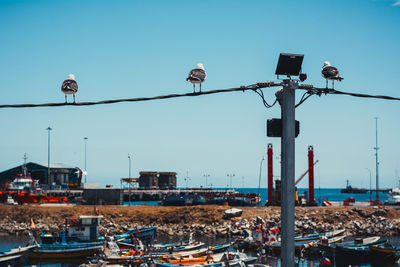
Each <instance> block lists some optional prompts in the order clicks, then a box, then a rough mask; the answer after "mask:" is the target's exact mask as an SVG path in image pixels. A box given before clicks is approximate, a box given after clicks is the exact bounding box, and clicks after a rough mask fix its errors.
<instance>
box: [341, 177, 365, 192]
mask: <svg viewBox="0 0 400 267" xmlns="http://www.w3.org/2000/svg"><path fill="white" fill-rule="evenodd" d="M367 191H368V190H367V189H364V188H357V187H352V186H351V185H350V183H349V180H346V188H344V189H342V190H340V193H354V194H365V193H367Z"/></svg>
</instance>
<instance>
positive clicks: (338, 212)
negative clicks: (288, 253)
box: [0, 205, 400, 237]
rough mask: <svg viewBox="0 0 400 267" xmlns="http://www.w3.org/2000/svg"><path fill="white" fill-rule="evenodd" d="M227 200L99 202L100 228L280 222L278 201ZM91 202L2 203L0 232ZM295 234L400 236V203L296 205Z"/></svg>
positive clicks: (181, 231)
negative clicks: (230, 214)
mask: <svg viewBox="0 0 400 267" xmlns="http://www.w3.org/2000/svg"><path fill="white" fill-rule="evenodd" d="M226 209H228V207H226V206H194V207H154V206H147V205H140V206H98V210H99V213H100V214H101V215H103V216H104V219H103V221H102V223H101V226H100V233H101V234H103V235H104V234H107V235H113V234H120V233H123V232H125V231H126V230H128V229H132V228H134V227H142V226H156V227H157V231H158V232H160V233H163V234H167V235H171V236H172V235H174V236H176V235H187V234H188V233H189V232H190V231H192V232H193V233H194V235H195V236H196V235H197V236H217V237H224V236H238V235H240V234H241V233H242V231H243V230H245V229H251V228H253V227H254V226H255V225H257V224H258V223H260V222H262V223H264V224H266V225H267V226H268V227H276V226H278V227H279V226H280V208H279V207H244V208H241V209H242V210H243V214H242V216H241V217H238V218H233V219H229V220H225V219H223V218H222V216H223V213H224V211H225V210H226ZM93 210H94V207H93V206H67V207H45V206H39V205H23V206H8V205H0V233H4V234H12V235H21V234H27V233H28V231H29V229H30V219H31V218H32V219H33V220H34V222H35V224H36V229H37V231H41V230H42V231H44V232H48V233H52V234H56V233H59V231H60V230H62V229H65V218H66V217H68V216H79V215H89V214H93ZM295 225H296V226H295V227H296V229H295V230H296V234H298V235H300V234H306V233H314V232H316V233H318V232H325V231H330V230H333V229H343V228H344V229H346V232H347V235H349V236H372V235H380V236H400V207H362V208H360V207H338V208H335V207H296V221H295Z"/></svg>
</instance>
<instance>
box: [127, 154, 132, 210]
mask: <svg viewBox="0 0 400 267" xmlns="http://www.w3.org/2000/svg"><path fill="white" fill-rule="evenodd" d="M128 164H129V179H130V178H131V154H129V153H128ZM128 191H129V205H131V194H132V193H131V180H129V182H128Z"/></svg>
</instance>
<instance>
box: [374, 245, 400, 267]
mask: <svg viewBox="0 0 400 267" xmlns="http://www.w3.org/2000/svg"><path fill="white" fill-rule="evenodd" d="M369 249H370V251H371V254H372V258H373V259H379V260H382V261H384V262H390V263H395V262H397V261H398V260H399V259H400V248H399V247H394V246H393V245H391V244H389V243H386V244H382V245H372V246H370V247H369Z"/></svg>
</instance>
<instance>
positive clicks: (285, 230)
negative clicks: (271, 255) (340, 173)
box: [280, 80, 298, 267]
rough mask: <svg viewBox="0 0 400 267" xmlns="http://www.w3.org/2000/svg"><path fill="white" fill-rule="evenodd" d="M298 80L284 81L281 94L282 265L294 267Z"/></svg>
mask: <svg viewBox="0 0 400 267" xmlns="http://www.w3.org/2000/svg"><path fill="white" fill-rule="evenodd" d="M296 88H298V82H297V81H292V80H284V81H283V89H282V91H281V94H280V104H281V112H282V139H281V153H282V165H281V176H282V177H281V179H282V190H281V221H282V228H281V230H282V231H281V232H282V241H281V246H282V247H281V262H282V263H281V265H282V266H285V267H294V213H295V210H294V201H295V198H294V195H295V185H294V179H295V176H294V167H295V159H294V154H295V153H294V152H295V89H296Z"/></svg>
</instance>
